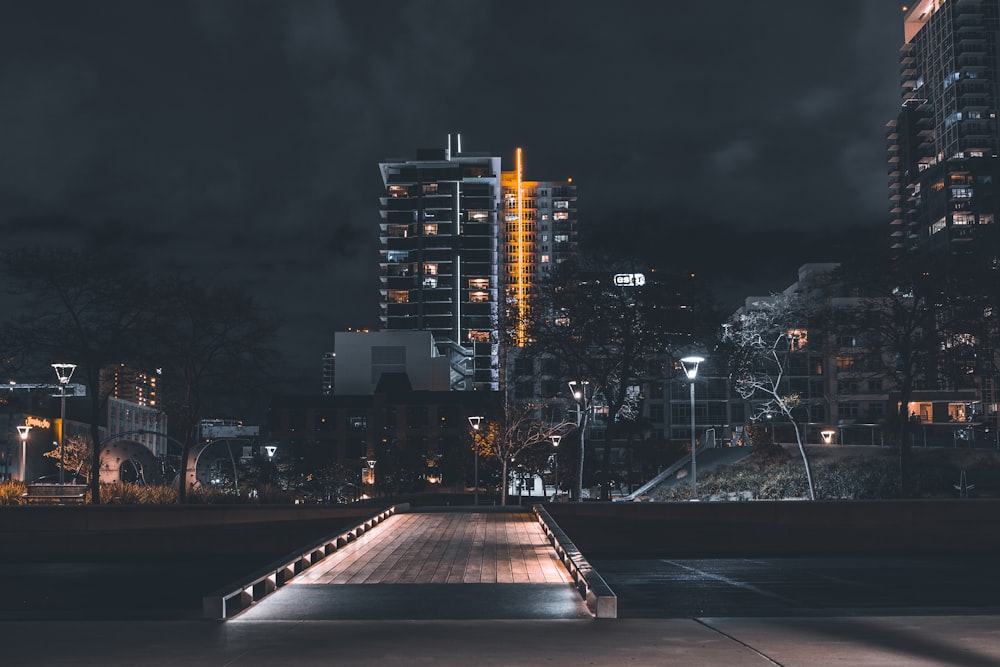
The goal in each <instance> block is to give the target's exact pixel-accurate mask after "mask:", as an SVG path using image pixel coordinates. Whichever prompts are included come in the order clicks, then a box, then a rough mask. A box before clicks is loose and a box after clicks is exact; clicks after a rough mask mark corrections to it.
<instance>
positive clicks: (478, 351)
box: [379, 135, 501, 391]
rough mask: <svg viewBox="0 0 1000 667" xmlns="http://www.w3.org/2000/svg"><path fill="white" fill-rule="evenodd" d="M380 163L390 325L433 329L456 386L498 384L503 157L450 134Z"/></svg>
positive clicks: (385, 304)
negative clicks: (437, 144) (434, 145)
mask: <svg viewBox="0 0 1000 667" xmlns="http://www.w3.org/2000/svg"><path fill="white" fill-rule="evenodd" d="M453 140H454V149H453ZM379 168H380V170H381V172H382V183H383V185H384V187H385V195H384V196H383V197H382V198H381V227H380V229H381V233H380V253H381V257H380V262H379V268H380V279H381V290H380V293H381V299H380V302H381V303H380V306H381V314H380V318H381V326H382V329H383V330H421V331H430V332H432V333H433V335H434V341H435V344H436V345H437V347H438V350H439V352H440V353H441V354H442V355H443V356H445V357H447V358H448V360H449V366H450V385H451V388H452V389H453V390H463V391H464V390H473V389H482V390H497V389H498V388H499V362H498V352H499V344H500V340H499V336H498V331H497V322H498V316H499V312H498V309H499V299H498V293H499V292H498V290H499V284H500V261H499V256H498V252H499V250H498V246H497V232H498V227H497V224H498V219H497V216H498V213H499V210H500V194H501V190H500V176H501V172H500V158H499V157H494V156H491V155H489V154H488V153H468V152H464V151H463V150H462V144H461V136H460V135H456V136H455V137H454V138H453V137H452V136H450V135H449V137H448V146H447V148H445V149H425V150H418V151H417V157H416V159H415V160H390V161H387V162H383V163H381V164H380V165H379Z"/></svg>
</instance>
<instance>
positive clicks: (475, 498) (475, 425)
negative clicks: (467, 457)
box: [469, 415, 483, 505]
mask: <svg viewBox="0 0 1000 667" xmlns="http://www.w3.org/2000/svg"><path fill="white" fill-rule="evenodd" d="M482 423H483V418H482V417H481V416H479V415H475V416H472V417H469V426H471V427H472V430H473V431H477V432H478V431H479V427H480V426H481V425H482ZM472 451H473V453H474V454H475V464H474V468H475V476H476V478H475V482H476V488H475V490H474V491H473V492H472V504H473V505H478V504H479V443H478V442H476V435H475V433H473V435H472Z"/></svg>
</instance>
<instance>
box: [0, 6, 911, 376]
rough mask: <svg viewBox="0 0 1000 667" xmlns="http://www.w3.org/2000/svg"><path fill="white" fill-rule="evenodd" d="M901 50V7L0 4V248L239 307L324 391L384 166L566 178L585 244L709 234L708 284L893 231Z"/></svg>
mask: <svg viewBox="0 0 1000 667" xmlns="http://www.w3.org/2000/svg"><path fill="white" fill-rule="evenodd" d="M901 33H902V30H901V16H900V14H899V6H898V4H897V3H896V2H892V1H890V0H845V1H843V2H839V3H818V2H809V3H806V2H801V0H773V1H771V2H767V3H746V2H735V1H733V2H730V1H725V2H713V3H674V2H663V3H647V2H637V1H636V2H629V1H626V2H620V3H598V4H593V3H580V2H570V1H569V0H557V1H553V2H531V3H529V2H523V1H521V0H511V1H508V2H489V1H477V2H468V1H466V0H412V1H408V2H404V1H401V2H392V3H364V2H350V3H349V2H331V1H327V0H287V1H284V2H271V1H267V0H189V1H188V2H157V1H154V0H102V1H101V2H78V1H77V0H61V1H60V0H35V1H34V2H31V3H5V4H4V5H3V6H2V7H0V229H2V230H3V233H4V237H5V245H6V244H7V243H8V242H11V243H21V242H32V243H34V242H41V241H45V240H50V241H52V242H57V243H62V244H66V245H71V246H72V245H79V246H82V247H86V245H87V244H93V243H101V244H111V245H114V246H115V247H120V248H121V249H122V250H123V251H126V250H127V249H129V248H132V249H135V252H137V253H141V256H142V257H143V258H144V259H148V260H149V261H150V262H152V263H154V264H155V265H156V266H158V267H160V268H164V269H167V270H170V271H186V272H191V273H195V274H196V275H205V276H209V277H212V278H215V279H226V280H234V281H238V282H241V283H243V284H246V285H248V286H249V287H251V288H253V289H254V290H255V291H256V292H257V294H258V297H259V299H260V300H261V301H262V302H265V303H266V304H267V305H270V306H272V307H274V308H275V309H277V310H278V311H280V312H281V313H282V316H283V319H284V320H285V322H286V329H287V331H286V334H285V336H286V340H285V343H286V344H287V345H288V347H289V362H288V363H289V368H297V369H305V371H307V372H308V373H311V374H314V375H317V376H318V369H317V365H318V360H319V358H320V355H321V354H322V352H323V351H324V350H326V349H327V348H328V347H329V345H330V343H331V341H332V333H333V331H335V330H337V329H340V328H345V327H347V326H375V325H377V308H376V301H377V288H378V281H377V276H376V263H377V244H378V213H377V207H378V196H379V190H380V182H379V177H378V170H377V163H378V162H379V161H380V160H382V159H385V158H389V157H410V156H413V155H414V152H415V150H416V149H417V148H421V147H427V146H443V144H444V140H445V137H446V136H447V133H448V132H456V131H460V132H462V133H463V145H464V147H465V148H467V149H469V150H482V151H490V152H493V153H495V154H500V155H501V156H502V157H504V158H505V159H509V158H510V156H511V155H512V152H513V149H514V147H515V146H522V147H524V149H525V151H526V152H525V156H526V167H527V172H528V176H529V177H531V178H565V177H573V178H574V180H575V181H576V182H577V184H578V185H579V192H580V200H579V212H580V220H581V225H583V227H584V228H585V236H586V238H588V239H602V238H605V236H606V235H605V230H608V229H616V230H629V231H634V236H635V237H636V238H644V239H647V240H649V241H650V242H651V243H667V244H673V243H676V235H673V236H671V235H667V236H664V235H663V230H670V229H678V230H688V232H690V230H691V229H713V230H717V232H716V233H715V234H713V235H712V236H711V238H710V239H707V240H706V242H708V241H709V240H710V241H711V243H712V244H713V252H712V253H709V254H705V255H704V257H703V261H704V262H705V266H707V267H710V268H711V267H717V266H719V265H720V263H721V264H723V265H726V266H732V265H735V266H746V267H747V269H746V270H755V271H756V270H759V269H756V268H754V267H753V265H750V264H745V263H743V262H742V261H734V260H733V253H735V252H737V250H736V249H737V248H745V247H747V246H746V241H747V239H764V238H767V239H770V240H772V241H774V242H775V243H778V246H776V247H773V248H771V249H770V252H771V254H772V256H775V255H776V254H777V253H780V254H781V256H782V257H787V259H786V260H783V261H784V262H786V263H790V264H794V263H800V262H799V260H798V259H797V258H796V257H795V253H799V251H800V250H801V249H802V247H803V246H805V247H808V245H809V243H815V241H812V240H811V239H815V238H818V236H817V235H819V234H823V233H826V232H827V230H836V229H846V228H848V227H849V226H856V225H863V226H864V225H867V226H877V225H880V224H882V223H883V218H884V213H885V209H886V207H885V202H886V199H885V169H884V141H883V132H884V125H885V122H886V120H888V119H889V118H890V117H891V116H892V115H893V114H894V112H895V109H896V106H897V104H898V101H897V100H898V95H897V88H896V86H897V85H898V67H897V61H896V57H897V50H898V46H899V44H900V41H901ZM109 221H113V222H109ZM782 232H784V233H782ZM685 233H687V232H685ZM687 235H688V236H690V233H687ZM619 236H622V237H627V236H628V234H625V235H619ZM793 236H794V237H796V238H802V239H810V240H808V241H803V242H801V243H799V242H796V243H790V242H789V239H790V238H792V237H793ZM727 238H728V239H730V241H729V242H727V241H726V239H727ZM783 242H784V243H785V247H784V249H782V245H781V244H782V243H783ZM741 243H742V244H743V245H742V246H741V245H738V244H741ZM650 247H655V246H650ZM623 250H628V248H623ZM673 252H674V251H673V250H671V249H668V248H664V253H665V254H666V255H668V256H671V255H672V254H673ZM805 260H806V258H804V257H803V260H802V261H805ZM695 268H700V267H695ZM722 279H723V278H721V277H720V280H722ZM787 282H788V280H787V278H784V277H783V278H782V279H781V283H782V284H779V285H775V289H778V288H780V287H782V286H783V284H784V283H787ZM312 381H313V378H312V377H310V382H312ZM316 383H317V386H318V379H316Z"/></svg>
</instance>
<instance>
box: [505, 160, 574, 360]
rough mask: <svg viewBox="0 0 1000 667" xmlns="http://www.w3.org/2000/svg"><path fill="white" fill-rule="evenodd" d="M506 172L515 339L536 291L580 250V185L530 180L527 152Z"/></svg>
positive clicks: (508, 280) (520, 339) (522, 337)
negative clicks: (525, 175)
mask: <svg viewBox="0 0 1000 667" xmlns="http://www.w3.org/2000/svg"><path fill="white" fill-rule="evenodd" d="M514 162H515V165H514V170H513V171H505V172H503V175H502V185H503V230H504V235H503V240H502V251H503V269H504V271H503V281H504V289H505V292H506V303H507V307H508V313H507V315H508V318H509V321H510V325H511V326H510V329H511V332H512V334H513V342H514V344H515V345H517V346H518V347H521V346H523V345H524V344H525V342H526V338H527V332H526V323H527V316H528V312H529V310H530V308H531V290H532V287H533V286H534V284H535V283H537V282H538V280H539V278H544V277H545V275H546V274H547V273H548V272H549V270H550V269H551V268H552V267H553V266H555V265H556V264H558V263H559V262H562V261H565V260H566V259H569V258H570V257H572V256H574V255H575V254H576V248H577V245H576V244H577V240H576V186H575V185H573V179H568V180H565V181H526V180H524V178H523V166H524V164H523V154H522V152H521V149H520V148H518V149H517V151H516V152H515V158H514Z"/></svg>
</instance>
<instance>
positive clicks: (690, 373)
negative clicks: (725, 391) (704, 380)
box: [681, 355, 705, 381]
mask: <svg viewBox="0 0 1000 667" xmlns="http://www.w3.org/2000/svg"><path fill="white" fill-rule="evenodd" d="M703 361H705V357H699V356H697V355H691V356H688V357H684V358H682V359H681V368H683V369H684V375H686V376H687V379H688V380H692V381H693V380H694V379H695V378H696V377H698V364H700V363H702V362H703Z"/></svg>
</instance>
